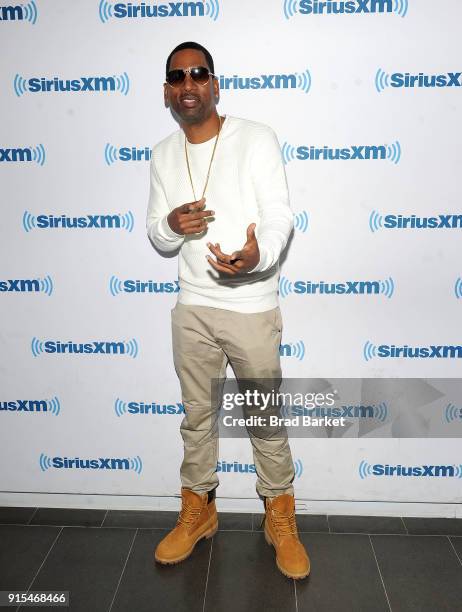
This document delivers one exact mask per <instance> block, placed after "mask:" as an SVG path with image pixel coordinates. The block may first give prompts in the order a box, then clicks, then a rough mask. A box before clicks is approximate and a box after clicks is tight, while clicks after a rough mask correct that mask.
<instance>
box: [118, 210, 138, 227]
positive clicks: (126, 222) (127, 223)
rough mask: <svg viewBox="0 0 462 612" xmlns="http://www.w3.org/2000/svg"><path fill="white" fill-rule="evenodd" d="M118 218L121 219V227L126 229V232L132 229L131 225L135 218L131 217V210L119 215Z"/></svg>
mask: <svg viewBox="0 0 462 612" xmlns="http://www.w3.org/2000/svg"><path fill="white" fill-rule="evenodd" d="M120 220H121V227H122V228H123V229H126V230H127V232H132V231H133V227H134V225H135V218H134V217H133V213H132V212H131V210H129V211H128V212H126V213H125V214H124V215H121V217H120Z"/></svg>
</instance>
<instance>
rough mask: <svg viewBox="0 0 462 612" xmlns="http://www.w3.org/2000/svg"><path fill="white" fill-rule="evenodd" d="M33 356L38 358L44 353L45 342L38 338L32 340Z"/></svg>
mask: <svg viewBox="0 0 462 612" xmlns="http://www.w3.org/2000/svg"><path fill="white" fill-rule="evenodd" d="M31 349H32V355H33V356H34V357H38V356H39V355H41V354H42V353H43V352H44V350H45V349H44V348H43V342H42V341H41V340H39V339H38V338H36V337H35V336H34V337H33V338H32V342H31Z"/></svg>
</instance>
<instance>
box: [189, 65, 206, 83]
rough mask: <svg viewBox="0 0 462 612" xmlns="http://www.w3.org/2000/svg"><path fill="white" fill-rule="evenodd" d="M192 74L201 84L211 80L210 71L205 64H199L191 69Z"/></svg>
mask: <svg viewBox="0 0 462 612" xmlns="http://www.w3.org/2000/svg"><path fill="white" fill-rule="evenodd" d="M191 76H192V78H193V79H194V80H195V81H196V83H199V85H205V83H207V81H208V80H209V71H208V68H204V66H197V67H196V68H192V69H191Z"/></svg>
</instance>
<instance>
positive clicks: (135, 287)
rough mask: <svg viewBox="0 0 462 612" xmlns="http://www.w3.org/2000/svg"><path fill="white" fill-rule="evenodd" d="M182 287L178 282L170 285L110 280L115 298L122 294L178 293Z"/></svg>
mask: <svg viewBox="0 0 462 612" xmlns="http://www.w3.org/2000/svg"><path fill="white" fill-rule="evenodd" d="M179 290H180V285H179V283H178V281H177V280H175V281H172V282H169V283H158V282H155V281H152V280H150V281H141V280H131V279H126V280H124V281H121V280H120V279H118V278H117V277H116V276H111V278H110V279H109V291H110V293H111V295H112V296H113V297H115V296H116V295H119V294H120V293H178V292H179Z"/></svg>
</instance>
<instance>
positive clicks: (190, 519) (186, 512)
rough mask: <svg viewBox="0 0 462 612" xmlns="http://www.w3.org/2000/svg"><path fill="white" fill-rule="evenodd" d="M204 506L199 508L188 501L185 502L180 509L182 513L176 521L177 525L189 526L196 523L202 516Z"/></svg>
mask: <svg viewBox="0 0 462 612" xmlns="http://www.w3.org/2000/svg"><path fill="white" fill-rule="evenodd" d="M201 511H202V508H197V507H195V506H190V505H189V504H188V503H187V502H184V503H183V506H182V508H181V510H180V515H179V516H178V520H177V522H176V524H177V525H181V524H183V525H186V527H189V526H190V525H192V524H194V523H195V522H196V521H197V519H198V518H199V516H200V513H201Z"/></svg>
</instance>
